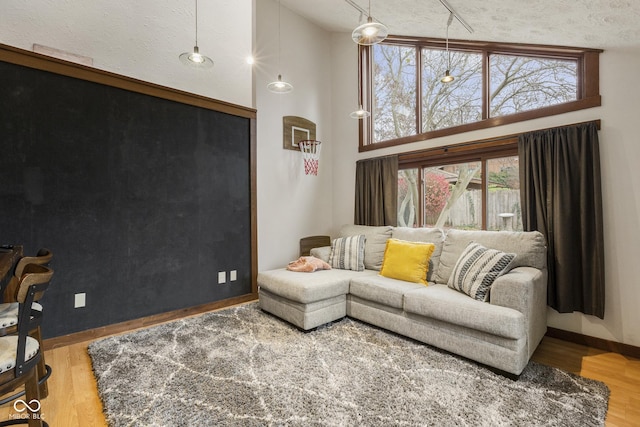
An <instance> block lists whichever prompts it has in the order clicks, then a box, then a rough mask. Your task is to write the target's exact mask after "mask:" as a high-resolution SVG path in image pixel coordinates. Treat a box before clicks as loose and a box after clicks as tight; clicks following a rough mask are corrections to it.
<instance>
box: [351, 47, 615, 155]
mask: <svg viewBox="0 0 640 427" xmlns="http://www.w3.org/2000/svg"><path fill="white" fill-rule="evenodd" d="M445 43H446V40H444V39H436V38H416V37H405V36H389V37H388V38H386V39H385V40H384V42H383V44H387V45H398V46H406V47H414V48H415V49H416V64H418V70H417V81H418V87H417V88H416V98H417V99H416V111H415V114H416V131H417V133H416V134H415V135H411V136H406V137H402V138H397V139H392V140H387V141H381V142H375V143H374V142H372V141H371V138H372V135H373V121H374V115H373V114H372V115H371V116H370V117H368V118H365V119H363V120H360V123H359V143H358V145H359V147H358V151H359V152H365V151H371V150H377V149H381V148H388V147H394V146H398V145H402V144H407V143H411V142H417V141H424V140H428V139H432V138H438V137H442V136H447V135H455V134H459V133H463V132H470V131H474V130H479V129H487V128H491V127H495V126H501V125H505V124H510V123H516V122H521V121H526V120H532V119H537V118H540V117H548V116H553V115H556V114H563V113H567V112H570V111H577V110H582V109H586V108H592V107H598V106H600V105H601V104H602V99H601V96H600V82H599V80H600V64H599V62H600V60H599V59H600V53H602V52H603V51H602V50H601V49H590V48H575V47H566V46H548V45H529V44H516V43H495V42H480V41H466V40H449V50H455V51H461V52H473V53H481V54H482V117H483V119H482V120H480V121H478V122H474V123H466V124H462V125H457V126H452V127H448V128H444V129H437V130H434V131H429V132H419V130H420V126H421V122H422V96H421V94H422V87H421V83H420V82H421V79H422V76H421V68H422V67H421V65H420V64H422V48H429V49H441V50H444V49H445ZM372 49H373V46H359V48H358V74H359V76H358V81H359V84H360V85H361V88H360V91H359V92H360V98H361V99H359V100H358V101H359V103H360V104H362V105H363V106H364V108H366V109H367V110H368V111H373V103H372V100H373V93H372V91H373V87H372V85H371V82H372V81H373V80H372V77H373V76H372V73H373V60H372ZM492 54H504V55H517V56H525V57H526V56H528V57H535V58H543V59H563V60H575V61H576V62H577V68H576V71H577V76H576V80H577V82H576V83H577V85H576V86H577V94H576V97H577V99H576V100H575V101H569V102H564V103H561V104H556V105H552V106H548V107H543V108H538V109H533V110H528V111H523V112H520V113H514V114H509V115H504V116H498V117H489V96H490V94H489V66H490V64H489V55H492Z"/></svg>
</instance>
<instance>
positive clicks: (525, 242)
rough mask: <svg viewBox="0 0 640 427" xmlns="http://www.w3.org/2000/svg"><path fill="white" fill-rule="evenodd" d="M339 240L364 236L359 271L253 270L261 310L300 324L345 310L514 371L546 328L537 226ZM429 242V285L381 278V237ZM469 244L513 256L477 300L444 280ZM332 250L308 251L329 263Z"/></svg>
mask: <svg viewBox="0 0 640 427" xmlns="http://www.w3.org/2000/svg"><path fill="white" fill-rule="evenodd" d="M340 235H341V236H353V235H364V236H366V241H365V250H364V266H365V270H364V271H351V270H340V269H335V268H334V269H332V270H322V271H316V272H313V273H301V272H293V271H289V270H286V269H284V268H283V269H277V270H271V271H263V272H260V273H259V274H258V286H259V304H260V307H261V308H262V309H263V310H264V311H267V312H269V313H272V314H274V315H276V316H278V317H280V318H282V319H284V320H286V321H288V322H290V323H292V324H294V325H295V326H297V327H299V328H300V329H303V330H309V329H313V328H315V327H318V326H320V325H323V324H325V323H328V322H331V321H335V320H338V319H341V318H342V317H344V316H349V317H352V318H355V319H359V320H361V321H364V322H367V323H370V324H372V325H375V326H378V327H381V328H384V329H387V330H389V331H393V332H395V333H398V334H401V335H404V336H407V337H410V338H413V339H415V340H418V341H421V342H424V343H427V344H430V345H433V346H435V347H439V348H441V349H443V350H447V351H449V352H452V353H456V354H458V355H461V356H464V357H466V358H469V359H472V360H475V361H477V362H480V363H482V364H484V365H487V366H489V367H492V368H495V369H497V370H500V371H503V372H504V373H507V374H511V376H517V375H519V374H520V373H521V372H522V370H523V369H524V367H525V366H526V365H527V363H528V361H529V359H530V357H531V355H532V354H533V352H534V350H535V349H536V347H537V346H538V344H539V343H540V340H541V339H542V337H543V336H544V334H545V332H546V307H547V306H546V288H547V269H546V246H545V240H544V237H543V236H542V234H540V233H538V232H509V231H464V230H453V229H452V230H449V231H448V232H447V233H446V236H445V234H444V233H443V232H442V231H441V230H439V229H435V228H404V227H369V226H354V225H350V226H345V227H343V228H342V230H341V231H340ZM391 237H393V238H396V239H400V240H404V241H411V242H430V243H433V244H434V245H435V250H434V252H433V254H432V256H431V259H430V261H429V272H428V275H427V280H428V283H429V285H428V286H424V285H422V284H418V283H409V282H405V281H402V280H396V279H391V278H388V277H383V276H381V275H380V274H379V271H380V268H381V265H382V261H383V256H384V250H385V245H386V241H387V239H389V238H391ZM470 242H477V243H479V244H481V245H483V246H485V247H487V248H493V249H498V250H501V251H504V252H509V253H515V254H516V257H515V259H513V261H512V263H511V265H510V270H509V271H508V272H507V273H506V274H503V275H501V276H499V277H498V278H497V279H496V280H495V282H494V283H493V285H492V287H491V291H490V294H489V300H488V301H487V302H483V301H478V300H476V299H473V298H471V297H470V296H468V295H467V294H465V293H462V292H460V291H458V290H455V289H452V288H450V287H448V286H447V282H448V280H449V276H450V275H451V274H452V271H453V269H454V266H455V265H456V262H457V261H458V258H459V257H460V255H461V254H462V252H463V251H464V250H465V248H466V247H467V245H468V244H469V243H470ZM330 251H331V247H323V248H316V249H313V250H312V252H311V254H312V255H313V256H316V257H318V258H321V259H324V260H325V261H327V260H328V258H329V254H330Z"/></svg>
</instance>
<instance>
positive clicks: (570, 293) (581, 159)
mask: <svg viewBox="0 0 640 427" xmlns="http://www.w3.org/2000/svg"><path fill="white" fill-rule="evenodd" d="M598 147H599V145H598V133H597V127H596V123H594V122H591V123H586V124H579V125H574V126H568V127H563V128H554V129H546V130H541V131H536V132H530V133H526V134H523V135H521V136H520V138H519V141H518V152H519V157H520V194H521V197H522V222H523V225H524V229H525V230H538V231H540V232H542V234H544V236H545V237H546V239H547V245H548V255H547V257H548V268H549V285H548V291H547V302H548V304H549V306H551V307H553V308H554V309H556V310H557V311H558V312H560V313H570V312H573V311H580V312H582V313H585V314H591V315H595V316H598V317H599V318H601V319H602V318H604V239H603V231H602V230H603V227H602V190H601V185H600V154H599V148H598Z"/></svg>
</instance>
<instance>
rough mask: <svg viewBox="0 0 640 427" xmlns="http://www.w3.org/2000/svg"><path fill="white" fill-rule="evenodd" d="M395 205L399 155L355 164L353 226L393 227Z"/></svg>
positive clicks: (396, 213)
mask: <svg viewBox="0 0 640 427" xmlns="http://www.w3.org/2000/svg"><path fill="white" fill-rule="evenodd" d="M397 205H398V156H387V157H379V158H375V159H367V160H360V161H358V162H357V163H356V207H355V218H354V223H355V224H358V225H394V226H395V225H396V223H397V219H398V208H397Z"/></svg>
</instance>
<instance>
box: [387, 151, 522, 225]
mask: <svg viewBox="0 0 640 427" xmlns="http://www.w3.org/2000/svg"><path fill="white" fill-rule="evenodd" d="M400 165H401V167H400V169H399V171H398V225H399V226H402V227H439V228H459V229H473V230H480V229H484V230H516V231H521V230H522V213H521V209H520V178H519V164H518V156H517V146H516V142H515V140H510V141H507V143H506V144H500V145H499V146H492V147H488V148H487V147H480V148H477V147H466V148H462V149H460V151H459V152H457V153H449V150H448V149H446V148H444V149H431V150H426V151H425V152H423V153H419V154H415V153H414V154H408V155H401V156H400Z"/></svg>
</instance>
